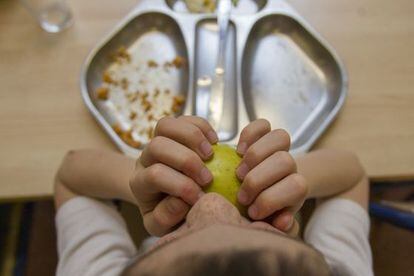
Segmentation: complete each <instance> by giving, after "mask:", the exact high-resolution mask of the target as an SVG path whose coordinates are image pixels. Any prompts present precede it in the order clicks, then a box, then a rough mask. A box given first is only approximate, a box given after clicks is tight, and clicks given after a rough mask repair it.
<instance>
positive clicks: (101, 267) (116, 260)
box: [55, 197, 137, 276]
mask: <svg viewBox="0 0 414 276" xmlns="http://www.w3.org/2000/svg"><path fill="white" fill-rule="evenodd" d="M55 222H56V229H57V238H58V244H57V247H58V255H59V263H58V267H57V271H56V275H64V276H67V275H79V276H81V275H88V276H89V275H91V276H93V275H99V276H101V275H119V274H121V272H122V271H123V269H124V268H125V266H126V264H127V263H128V261H129V260H130V259H131V258H133V257H134V256H135V254H136V252H137V250H136V248H135V245H134V243H133V242H132V240H131V238H130V236H129V233H128V231H127V229H126V225H125V222H124V220H123V218H122V217H121V215H120V214H119V213H118V212H117V210H116V209H115V206H114V205H113V204H112V203H110V202H103V201H98V200H94V199H91V198H87V197H75V198H73V199H71V200H69V201H68V202H66V203H65V204H63V205H62V206H61V207H60V208H59V210H58V212H57V214H56V221H55Z"/></svg>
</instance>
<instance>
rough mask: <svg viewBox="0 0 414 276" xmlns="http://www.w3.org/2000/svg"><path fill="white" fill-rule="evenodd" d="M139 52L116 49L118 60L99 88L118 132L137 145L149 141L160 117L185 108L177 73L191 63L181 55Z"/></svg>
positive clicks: (105, 72) (138, 146)
mask: <svg viewBox="0 0 414 276" xmlns="http://www.w3.org/2000/svg"><path fill="white" fill-rule="evenodd" d="M137 53H138V51H136V52H134V51H131V52H130V51H129V50H128V49H127V48H126V47H124V46H121V47H119V48H118V49H117V50H116V51H115V52H114V53H112V54H111V55H110V57H111V60H113V61H114V62H113V63H112V65H111V66H110V67H109V68H108V69H107V70H105V71H104V72H103V74H102V84H101V85H100V87H98V88H97V89H96V90H95V94H96V97H97V98H98V99H99V100H101V101H102V102H103V104H104V105H103V106H104V107H105V108H106V109H108V110H109V112H112V113H113V114H112V115H113V116H114V118H115V120H116V122H117V123H115V124H113V126H112V128H113V130H114V132H115V133H116V134H117V135H118V136H119V137H120V138H121V139H122V140H123V141H124V142H125V143H126V144H128V145H129V146H131V147H133V148H140V147H141V145H142V144H145V143H148V141H149V140H150V139H151V138H152V137H153V130H154V128H155V125H156V123H157V121H158V120H159V119H161V118H162V117H164V116H170V115H174V114H179V113H180V112H182V108H183V106H184V103H185V97H184V96H182V95H181V92H182V91H177V87H179V80H178V79H177V77H176V76H177V75H176V74H177V71H178V70H180V69H181V68H183V67H184V66H185V65H186V63H187V61H186V59H185V58H184V57H181V56H176V57H173V58H171V59H166V60H160V58H159V57H156V58H155V59H152V58H148V57H145V56H142V55H138V54H137ZM156 60H157V61H156ZM109 95H110V96H111V97H109ZM112 115H111V116H112Z"/></svg>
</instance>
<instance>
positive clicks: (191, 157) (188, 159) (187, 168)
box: [181, 153, 198, 174]
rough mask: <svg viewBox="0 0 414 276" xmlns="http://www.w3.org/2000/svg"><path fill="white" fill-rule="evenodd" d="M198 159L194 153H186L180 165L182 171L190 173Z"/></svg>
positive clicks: (194, 168)
mask: <svg viewBox="0 0 414 276" xmlns="http://www.w3.org/2000/svg"><path fill="white" fill-rule="evenodd" d="M197 163H198V160H197V155H196V153H194V154H193V153H191V154H187V155H186V156H185V157H183V163H182V165H181V171H183V172H184V173H187V174H188V173H191V172H193V171H194V170H196V166H197Z"/></svg>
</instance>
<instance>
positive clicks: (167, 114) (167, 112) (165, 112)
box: [162, 111, 171, 116]
mask: <svg viewBox="0 0 414 276" xmlns="http://www.w3.org/2000/svg"><path fill="white" fill-rule="evenodd" d="M162 115H164V116H170V115H171V112H170V111H164V112H163V113H162Z"/></svg>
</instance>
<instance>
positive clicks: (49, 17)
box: [20, 0, 73, 33]
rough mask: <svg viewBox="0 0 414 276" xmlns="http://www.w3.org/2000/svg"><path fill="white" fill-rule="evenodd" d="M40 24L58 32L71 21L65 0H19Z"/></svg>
mask: <svg viewBox="0 0 414 276" xmlns="http://www.w3.org/2000/svg"><path fill="white" fill-rule="evenodd" d="M20 2H21V3H22V4H23V5H24V6H25V7H26V9H27V10H28V11H29V12H30V14H31V15H32V16H33V17H34V18H35V19H36V20H37V21H38V22H39V24H40V26H41V27H42V28H43V30H45V31H46V32H49V33H58V32H60V31H62V30H64V29H66V28H67V27H69V26H70V25H71V24H72V23H73V16H72V12H71V10H70V8H69V6H68V4H67V3H66V1H65V0H20Z"/></svg>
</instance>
